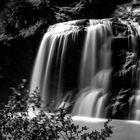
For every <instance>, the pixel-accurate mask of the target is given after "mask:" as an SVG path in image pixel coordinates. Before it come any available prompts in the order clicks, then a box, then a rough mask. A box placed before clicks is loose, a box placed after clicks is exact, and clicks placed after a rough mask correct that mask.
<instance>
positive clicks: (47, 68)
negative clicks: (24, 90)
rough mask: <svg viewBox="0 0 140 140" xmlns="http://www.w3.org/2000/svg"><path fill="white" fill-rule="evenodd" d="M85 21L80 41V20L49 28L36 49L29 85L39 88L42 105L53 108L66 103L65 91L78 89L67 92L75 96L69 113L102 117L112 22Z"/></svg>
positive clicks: (109, 67) (107, 77)
mask: <svg viewBox="0 0 140 140" xmlns="http://www.w3.org/2000/svg"><path fill="white" fill-rule="evenodd" d="M84 22H85V23H86V24H87V25H86V27H85V28H84V30H83V32H84V33H83V35H81V39H80V40H79V36H80V34H82V33H81V27H80V26H79V25H78V24H80V23H79V21H72V22H67V23H59V24H56V25H54V26H51V27H50V28H49V29H48V31H47V33H46V34H45V35H44V37H43V40H42V43H41V45H40V48H39V51H38V56H37V59H36V62H35V66H34V71H33V75H32V79H31V85H30V88H31V89H33V88H35V87H40V92H41V97H42V99H43V101H44V105H46V104H48V103H50V102H53V103H52V110H54V109H56V108H58V107H61V106H63V105H66V104H68V103H69V100H70V99H68V98H66V97H65V96H67V94H66V93H68V92H69V91H70V90H75V89H78V90H77V91H79V95H77V96H76V95H72V94H71V95H70V98H72V96H76V97H75V105H74V107H73V109H72V113H73V114H74V115H84V116H94V117H104V108H105V101H106V98H107V94H108V88H109V83H110V76H111V41H112V31H111V22H109V21H105V20H102V21H96V20H89V21H84ZM78 40H79V42H81V44H80V43H78ZM81 40H83V41H81ZM77 44H78V45H80V47H79V46H78V45H77ZM76 61H77V62H76ZM82 90H86V91H84V92H83V91H82ZM64 97H65V98H64ZM65 99H67V100H65ZM87 107H88V110H87Z"/></svg>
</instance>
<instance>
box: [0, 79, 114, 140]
mask: <svg viewBox="0 0 140 140" xmlns="http://www.w3.org/2000/svg"><path fill="white" fill-rule="evenodd" d="M41 104H42V101H41V99H40V96H39V89H36V90H35V91H33V92H30V91H28V90H26V89H25V88H24V81H23V83H21V84H20V85H19V86H18V87H17V88H16V89H15V88H12V96H11V97H10V98H9V101H8V103H7V104H6V105H3V106H2V107H1V109H0V139H2V140H33V139H34V140H58V139H61V140H87V139H91V140H105V139H106V138H108V137H110V136H111V134H112V133H113V132H112V126H109V125H108V123H109V120H108V121H106V122H105V123H104V128H103V129H101V130H100V131H96V130H95V131H89V130H88V128H87V127H86V126H84V127H80V126H79V125H75V124H74V122H73V120H72V117H71V116H69V115H67V111H66V109H63V108H60V109H58V110H56V111H55V112H54V113H46V112H45V111H44V109H42V107H41ZM47 108H48V107H47ZM30 112H32V116H31V114H30Z"/></svg>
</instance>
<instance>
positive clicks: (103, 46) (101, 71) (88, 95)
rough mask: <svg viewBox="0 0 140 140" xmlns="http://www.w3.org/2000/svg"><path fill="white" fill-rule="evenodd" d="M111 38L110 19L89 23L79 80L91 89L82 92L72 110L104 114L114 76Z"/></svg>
mask: <svg viewBox="0 0 140 140" xmlns="http://www.w3.org/2000/svg"><path fill="white" fill-rule="evenodd" d="M91 22H92V21H91ZM111 41H112V31H111V23H109V22H105V23H104V24H97V25H93V24H92V23H91V24H90V26H89V27H88V29H87V35H86V39H85V44H84V47H83V54H82V61H81V67H80V80H79V83H80V89H83V88H87V87H88V90H87V91H86V92H82V93H80V95H79V97H78V99H77V101H76V104H75V105H74V109H73V114H75V115H83V116H90V117H105V116H104V115H105V113H104V109H105V108H104V107H105V101H106V98H107V92H108V88H109V83H110V76H111ZM87 108H88V109H87Z"/></svg>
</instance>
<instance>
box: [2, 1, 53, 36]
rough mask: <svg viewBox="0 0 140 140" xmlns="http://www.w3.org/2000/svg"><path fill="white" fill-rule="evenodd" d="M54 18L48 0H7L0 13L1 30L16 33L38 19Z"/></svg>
mask: <svg viewBox="0 0 140 140" xmlns="http://www.w3.org/2000/svg"><path fill="white" fill-rule="evenodd" d="M50 16H51V19H52V20H54V18H55V17H54V13H53V10H51V8H50V7H49V1H44V0H40V1H38V2H37V3H34V2H31V1H29V0H9V2H8V3H7V6H6V8H5V9H4V10H3V11H2V12H1V13H0V20H1V21H2V22H1V25H0V28H1V32H4V33H6V34H12V35H17V34H18V33H19V30H21V29H23V28H28V27H29V26H31V25H34V24H35V23H36V22H37V21H39V20H40V19H42V20H43V19H44V20H46V21H49V20H51V19H49V18H50Z"/></svg>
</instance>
